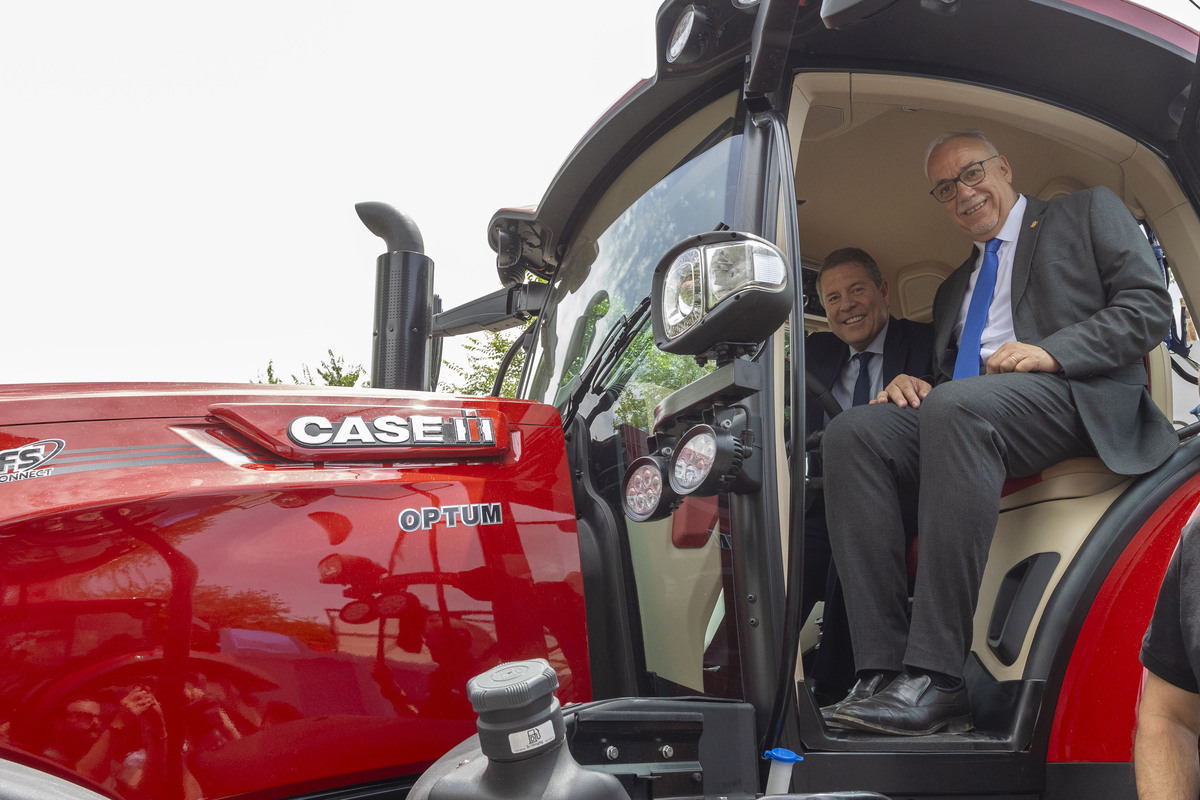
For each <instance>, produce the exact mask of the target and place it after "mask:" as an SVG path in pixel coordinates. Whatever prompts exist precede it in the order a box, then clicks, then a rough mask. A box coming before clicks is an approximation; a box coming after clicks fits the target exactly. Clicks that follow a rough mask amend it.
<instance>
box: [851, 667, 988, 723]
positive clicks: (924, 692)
mask: <svg viewBox="0 0 1200 800" xmlns="http://www.w3.org/2000/svg"><path fill="white" fill-rule="evenodd" d="M832 722H833V724H835V725H839V726H841V727H843V728H852V729H854V730H860V731H871V732H872V733H894V734H898V735H901V736H923V735H925V734H930V733H937V732H938V731H941V730H945V731H946V732H947V733H965V732H966V731H969V730H971V728H973V727H974V723H973V722H972V720H971V701H970V700H969V699H968V698H967V687H966V686H964V685H962V684H959V687H958V688H957V689H939V688H938V687H937V686H935V685H934V683H933V681H932V680H931V679H930V678H929V676H928V675H912V674H909V673H907V672H902V673H901V674H900V676H899V677H898V678H896V679H895V680H894V681H892V682H891V683H890V684H889V685H888V687H887V688H886V689H884V690H882V691H880V692H879V693H877V694H875V695H874V696H872V697H868V698H867V699H865V700H861V701H859V702H857V703H853V704H844V705H842V706H841V707H839V708H838V709H837V710H836V711H834V712H833V716H832Z"/></svg>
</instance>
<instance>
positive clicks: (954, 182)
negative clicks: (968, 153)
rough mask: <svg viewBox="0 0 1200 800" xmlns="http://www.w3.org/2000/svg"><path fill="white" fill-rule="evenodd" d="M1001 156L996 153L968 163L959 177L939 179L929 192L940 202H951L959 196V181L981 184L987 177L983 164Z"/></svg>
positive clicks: (964, 184) (964, 183) (967, 184)
mask: <svg viewBox="0 0 1200 800" xmlns="http://www.w3.org/2000/svg"><path fill="white" fill-rule="evenodd" d="M999 157H1000V155H999V154H996V155H994V156H988V157H987V158H985V159H984V160H983V161H973V162H971V163H970V164H967V165H966V166H965V167H963V168H962V171H961V172H959V173H958V176H957V177H955V178H953V179H947V180H944V181H938V184H937V186H934V187H933V188H932V189H930V190H929V193H930V194H931V195H933V199H934V200H937V201H938V202H939V203H949V202H950V201H951V200H953V199H954V198H956V197H958V184H959V183H962V185H963V186H975V185H977V184H979V183H980V182H982V181H983V179H984V178H985V177H987V171H986V170H984V168H983V165H984V164H985V163H987V162H988V161H991V160H992V159H993V158H999Z"/></svg>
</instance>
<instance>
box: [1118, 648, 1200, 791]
mask: <svg viewBox="0 0 1200 800" xmlns="http://www.w3.org/2000/svg"><path fill="white" fill-rule="evenodd" d="M1145 675H1146V688H1145V690H1144V691H1143V692H1142V702H1141V705H1140V706H1139V707H1138V727H1137V740H1136V741H1135V742H1134V746H1133V767H1134V772H1135V773H1136V776H1137V792H1138V797H1139V798H1142V799H1143V800H1178V798H1186V800H1192V799H1193V798H1195V797H1196V795H1197V793H1200V760H1198V759H1197V756H1196V741H1197V738H1198V737H1200V696H1197V695H1194V694H1192V693H1191V692H1186V691H1184V690H1183V689H1180V688H1179V687H1177V686H1173V685H1172V684H1170V683H1167V682H1166V681H1165V680H1163V679H1162V678H1160V677H1158V676H1157V675H1155V674H1154V673H1153V672H1150V671H1148V670H1147V671H1146V672H1145Z"/></svg>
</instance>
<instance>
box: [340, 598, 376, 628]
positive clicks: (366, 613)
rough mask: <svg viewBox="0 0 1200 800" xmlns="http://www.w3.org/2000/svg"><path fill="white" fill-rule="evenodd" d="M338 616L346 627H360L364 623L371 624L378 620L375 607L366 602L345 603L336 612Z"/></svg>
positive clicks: (353, 601)
mask: <svg viewBox="0 0 1200 800" xmlns="http://www.w3.org/2000/svg"><path fill="white" fill-rule="evenodd" d="M338 616H339V617H341V618H342V622H344V623H346V624H347V625H362V624H363V623H364V622H373V621H374V620H376V619H378V618H379V615H378V614H376V613H375V606H374V605H372V604H371V603H368V602H367V601H366V600H352V601H350V602H349V603H346V605H344V606H342V610H341V611H339V612H338Z"/></svg>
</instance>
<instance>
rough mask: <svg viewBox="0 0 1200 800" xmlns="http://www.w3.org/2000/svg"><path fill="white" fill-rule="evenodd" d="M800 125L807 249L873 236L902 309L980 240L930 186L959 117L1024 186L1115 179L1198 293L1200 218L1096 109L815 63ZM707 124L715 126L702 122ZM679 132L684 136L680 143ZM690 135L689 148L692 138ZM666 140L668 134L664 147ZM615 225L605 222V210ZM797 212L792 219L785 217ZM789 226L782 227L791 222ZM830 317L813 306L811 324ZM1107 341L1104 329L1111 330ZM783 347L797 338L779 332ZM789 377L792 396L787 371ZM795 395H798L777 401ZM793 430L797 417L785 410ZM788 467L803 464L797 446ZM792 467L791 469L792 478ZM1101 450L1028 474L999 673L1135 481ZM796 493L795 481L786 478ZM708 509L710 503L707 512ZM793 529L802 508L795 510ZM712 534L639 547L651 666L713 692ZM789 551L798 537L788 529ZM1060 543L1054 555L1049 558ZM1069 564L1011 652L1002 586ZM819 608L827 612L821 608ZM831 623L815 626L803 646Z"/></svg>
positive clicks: (1014, 528) (649, 171)
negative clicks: (709, 677) (707, 682)
mask: <svg viewBox="0 0 1200 800" xmlns="http://www.w3.org/2000/svg"><path fill="white" fill-rule="evenodd" d="M793 88H794V91H793V95H792V100H791V106H790V108H789V114H788V119H789V123H788V124H789V129H790V130H789V133H790V137H791V144H792V153H793V157H794V165H795V171H796V196H797V202H798V219H799V232H800V240H801V247H802V255H803V257H804V261H805V263H806V264H810V265H815V264H819V263H820V261H821V259H822V258H824V256H825V255H826V254H828V253H829V252H832V251H833V250H835V249H837V248H840V247H847V246H855V247H861V248H863V249H865V250H867V251H868V252H870V253H871V254H872V255H873V256H874V257H875V258H876V260H877V261H878V262H879V265H880V267H881V269H882V270H883V272H884V276H885V278H886V279H887V280H888V282H889V284H890V286H891V303H892V307H891V312H892V313H893V314H894V315H895V316H898V317H907V318H911V319H916V320H922V321H928V320H929V319H930V317H931V314H932V304H933V295H934V293H935V291H936V289H937V286H938V285H939V284H940V283H941V281H942V280H943V279H944V278H945V277H946V276H947V275H949V273H950V272H951V271H952V270H953V269H954V267H956V266H957V265H958V264H960V263H961V262H962V261H963V260H964V259H965V258H966V257H967V256H968V255H969V254H970V252H971V244H970V243H969V242H967V241H965V239H964V237H963V236H962V234H961V233H960V232H959V231H957V230H956V229H955V228H954V227H953V226H952V225H951V223H950V221H949V220H948V218H947V215H946V213H945V211H944V210H943V208H942V207H941V206H940V204H938V203H937V202H936V201H934V200H933V199H932V198H931V197H930V196H929V195H928V189H929V186H928V183H927V181H926V178H925V175H924V174H923V164H922V160H923V157H924V153H925V149H926V147H927V146H928V144H929V142H930V141H932V140H933V139H934V138H935V137H936V136H937V135H939V134H941V133H943V132H945V131H949V130H961V129H964V128H980V129H983V130H984V131H986V132H987V133H988V135H989V137H990V138H991V139H992V141H993V142H994V143H995V144H996V146H997V147H998V149H999V150H1000V152H1001V153H1003V154H1004V155H1006V156H1007V157H1008V160H1009V162H1010V164H1011V166H1012V169H1013V173H1014V184H1015V186H1016V188H1017V190H1018V191H1021V192H1023V193H1026V194H1030V195H1034V196H1038V197H1042V198H1050V197H1054V196H1057V195H1061V194H1065V193H1068V192H1071V191H1075V190H1078V189H1080V188H1083V187H1087V186H1094V185H1101V184H1102V185H1105V186H1108V187H1109V188H1111V189H1112V190H1113V191H1114V192H1115V193H1116V194H1117V195H1118V196H1119V197H1121V198H1123V199H1124V201H1125V204H1126V205H1127V206H1128V208H1129V209H1130V211H1131V213H1133V214H1134V216H1135V217H1137V218H1139V219H1142V220H1145V221H1146V222H1147V223H1148V224H1149V225H1150V226H1151V227H1152V228H1153V229H1154V231H1155V232H1156V234H1157V235H1158V237H1159V240H1160V242H1161V243H1162V245H1163V247H1164V249H1165V251H1166V253H1167V255H1168V258H1169V260H1170V263H1171V264H1172V266H1173V268H1174V272H1175V275H1176V280H1177V281H1178V282H1179V288H1180V289H1181V291H1182V295H1183V297H1184V299H1185V300H1186V301H1188V302H1189V304H1190V298H1191V297H1192V296H1193V295H1194V294H1200V285H1197V284H1196V281H1197V277H1196V276H1197V271H1196V269H1195V268H1196V266H1197V265H1200V220H1198V219H1197V217H1196V215H1195V213H1194V212H1193V210H1192V208H1191V206H1189V205H1188V203H1187V201H1186V199H1185V197H1184V195H1183V193H1182V192H1181V191H1180V189H1179V187H1178V185H1177V184H1176V181H1175V179H1174V178H1173V177H1172V176H1171V175H1170V173H1169V172H1168V170H1167V169H1166V167H1165V166H1164V164H1163V163H1162V161H1161V160H1160V159H1159V158H1158V157H1157V156H1156V155H1155V154H1154V153H1153V152H1151V151H1150V150H1148V149H1146V148H1145V147H1144V146H1143V145H1140V144H1139V143H1137V142H1135V141H1134V140H1132V139H1131V138H1129V137H1128V136H1125V135H1124V134H1121V133H1119V132H1117V131H1115V130H1113V129H1111V128H1109V127H1107V126H1105V125H1102V124H1100V123H1098V122H1096V121H1095V120H1092V119H1089V118H1086V117H1082V116H1080V115H1077V114H1074V113H1072V112H1069V111H1066V110H1064V109H1062V108H1058V107H1055V106H1049V105H1046V104H1042V103H1038V102H1034V101H1032V100H1029V99H1027V98H1023V97H1019V96H1015V95H1010V94H1006V93H1003V92H999V91H995V90H989V89H985V88H981V87H976V86H970V85H966V84H961V83H952V82H947V81H940V80H934V79H928V78H918V77H903V76H895V75H879V74H848V73H825V72H821V73H801V74H799V75H797V77H796V78H795V81H794V87H793ZM733 101H734V98H733V97H731V96H727V97H724V98H722V99H720V100H718V101H715V102H713V103H712V104H711V105H709V106H708V107H706V108H705V109H703V110H701V111H700V112H698V113H697V114H695V115H694V116H693V117H692V118H690V119H689V121H688V122H687V123H686V124H684V125H681V126H680V127H679V128H677V129H675V131H673V132H672V134H671V137H681V142H684V144H673V143H674V138H670V137H666V138H664V139H662V140H660V142H659V143H658V144H656V146H655V148H652V149H651V151H647V152H646V153H645V154H643V155H642V156H640V157H639V158H638V159H637V160H636V161H635V162H634V164H633V165H631V167H630V168H629V169H628V170H627V171H626V173H625V174H624V175H623V176H622V177H621V179H620V180H618V181H617V182H615V183H614V184H613V187H612V188H611V189H610V192H609V193H607V194H606V196H605V199H604V200H603V201H602V202H601V206H600V207H598V213H597V216H598V217H599V218H600V220H601V222H603V224H607V222H608V221H610V220H611V218H612V216H613V214H611V213H600V212H603V211H604V208H605V203H608V202H610V201H611V202H612V203H614V204H616V205H615V206H614V207H620V208H624V207H625V205H624V204H627V203H628V200H629V198H630V197H632V196H637V194H640V192H641V191H644V190H645V189H646V188H648V187H649V186H650V185H652V184H653V183H654V182H655V181H656V180H657V177H658V176H660V175H661V170H662V168H663V164H666V163H674V162H673V160H672V158H671V156H672V153H674V151H675V150H681V149H686V147H690V146H691V145H686V141H687V140H688V137H689V136H692V135H695V134H696V133H697V132H699V131H702V132H704V133H707V132H708V131H710V130H712V128H713V127H714V126H715V124H716V123H717V122H719V120H720V119H721V118H722V117H723V116H724V115H727V114H728V113H729V112H728V109H729V108H730V107H731V105H732V102H733ZM700 135H703V134H700ZM668 145H670V146H671V147H673V148H674V150H671V149H669V148H668ZM685 146H686V147H685ZM664 148H668V150H667V151H666V152H663V150H664ZM598 224H599V223H598ZM783 229H784V226H783V224H782V221H781V223H780V225H779V230H780V231H782V230H783ZM781 236H782V233H781ZM822 327H824V318H823V317H821V316H807V317H806V328H807V329H808V330H814V329H819V328H822ZM1097 346H1103V343H1097ZM774 352H775V356H774V357H775V358H776V359H778V360H782V358H783V343H782V337H776V338H775V351H774ZM1167 359H1168V356H1167V355H1166V353H1165V350H1163V348H1159V350H1158V351H1156V352H1155V353H1152V354H1150V358H1149V359H1148V367H1149V370H1150V378H1151V388H1152V393H1153V395H1154V397H1155V400H1156V401H1157V402H1158V403H1159V405H1160V407H1162V408H1163V410H1164V411H1165V412H1166V413H1167V414H1168V416H1169V417H1170V416H1171V413H1172V409H1171V392H1170V367H1169V362H1168V360H1167ZM775 374H776V376H777V383H776V386H775V391H776V393H777V395H778V397H779V398H780V399H782V397H783V393H784V390H785V389H784V385H783V378H782V375H783V370H776V371H775ZM777 408H780V409H782V403H778V404H777ZM776 426H777V429H779V430H782V429H783V427H782V420H781V419H778V420H776ZM776 453H777V459H778V466H779V470H778V474H779V475H781V476H786V475H787V469H788V465H787V462H786V459H785V457H784V454H783V448H776ZM783 480H786V477H785V478H784V479H783ZM1129 482H1130V479H1128V478H1125V477H1122V476H1118V475H1114V474H1112V473H1110V472H1109V471H1108V470H1106V469H1105V468H1104V467H1103V465H1102V464H1101V463H1100V462H1099V461H1098V460H1097V459H1076V460H1073V461H1071V462H1065V463H1064V464H1061V465H1056V466H1055V467H1053V468H1051V469H1049V470H1047V471H1046V472H1044V473H1043V474H1042V475H1041V476H1040V479H1039V480H1036V481H1032V482H1026V483H1027V485H1023V486H1020V487H1016V486H1014V487H1012V489H1013V490H1012V491H1011V492H1010V493H1008V494H1007V496H1006V497H1005V498H1004V501H1003V508H1002V512H1001V518H1000V523H999V527H998V530H997V532H996V536H995V538H994V541H993V545H992V551H991V555H990V558H989V561H988V565H987V569H986V572H985V575H984V579H983V583H982V588H981V593H980V602H979V607H978V610H977V613H976V637H975V643H974V652H975V654H976V655H977V656H978V657H979V660H980V662H981V663H982V665H983V667H984V668H985V669H986V670H987V671H988V672H989V673H990V674H991V675H992V676H993V677H994V678H996V679H997V680H1014V679H1019V678H1021V677H1022V676H1023V674H1024V671H1025V666H1026V660H1027V656H1028V651H1029V645H1030V643H1031V642H1032V640H1033V636H1034V633H1035V632H1036V630H1037V626H1038V622H1039V620H1040V617H1041V614H1042V610H1043V607H1044V605H1045V602H1046V600H1047V599H1048V598H1049V597H1050V595H1051V593H1052V592H1053V590H1054V587H1055V586H1056V585H1057V584H1058V581H1059V580H1060V579H1061V577H1062V575H1063V573H1064V571H1065V569H1066V567H1067V565H1068V564H1069V563H1070V561H1071V559H1072V557H1073V556H1074V554H1075V553H1076V551H1077V550H1078V548H1079V546H1080V545H1081V544H1082V542H1083V541H1084V539H1085V538H1086V537H1087V535H1088V533H1089V532H1090V531H1091V529H1092V527H1093V525H1094V524H1095V522H1096V521H1097V520H1098V519H1099V518H1100V516H1101V515H1102V514H1103V513H1104V510H1105V509H1107V508H1108V506H1109V505H1110V504H1111V503H1112V502H1113V501H1114V500H1115V499H1116V498H1117V497H1118V496H1119V495H1120V494H1121V492H1122V491H1123V490H1124V489H1125V488H1126V487H1127V486H1128V484H1129ZM780 496H781V497H786V496H787V491H786V487H782V486H781V488H780ZM705 513H708V512H705ZM780 515H781V523H782V525H781V529H782V530H787V519H786V515H787V510H786V508H781V509H780ZM707 519H708V520H709V523H710V524H709V525H707V526H706V527H703V528H701V530H707V531H708V532H709V535H708V536H700V537H693V538H692V539H690V540H688V541H680V540H678V538H677V537H673V529H677V528H679V529H682V528H687V527H688V526H687V525H683V526H680V525H676V524H675V523H674V522H673V520H671V519H666V520H659V521H655V522H648V523H631V524H630V537H629V547H630V551H631V553H630V555H631V560H632V562H633V565H634V570H635V573H636V576H637V584H638V594H639V596H638V603H639V605H640V607H641V609H642V625H643V631H642V634H643V643H644V647H645V655H646V663H647V668H648V669H650V670H651V671H653V672H654V673H656V674H658V675H661V676H664V677H666V678H668V679H670V680H672V681H674V682H676V683H678V684H680V685H682V686H685V687H689V688H692V689H694V690H697V691H703V686H704V671H703V658H704V652H705V650H706V648H707V647H708V646H709V644H710V643H711V641H712V639H713V636H714V635H715V633H716V631H717V630H718V628H719V626H720V623H721V620H722V618H723V613H724V612H723V609H724V602H723V599H722V589H721V586H722V582H721V570H722V566H721V564H722V560H721V555H720V553H721V548H720V537H721V534H722V530H721V525H720V524H719V522H717V518H716V517H715V516H714V515H712V514H711V513H708V517H707ZM783 546H784V550H785V554H786V546H787V543H786V541H785V542H784V544H783ZM1047 555H1049V556H1050V558H1046V556H1047ZM1031 559H1033V560H1037V559H1042V563H1043V564H1050V563H1052V564H1054V568H1053V570H1052V572H1050V574H1049V575H1047V576H1043V577H1044V578H1045V580H1046V583H1045V588H1044V590H1043V591H1042V594H1041V601H1040V603H1039V604H1038V605H1037V607H1036V609H1034V611H1033V613H1032V618H1031V619H1030V620H1029V621H1028V623H1027V624H1023V626H1022V629H1023V630H1024V634H1023V637H1022V638H1021V639H1020V641H1019V642H1018V643H1017V644H1016V645H1013V644H1012V643H1010V644H1009V648H1008V650H1009V652H1008V653H1007V654H1006V655H1003V656H1000V655H997V653H996V652H995V650H994V648H993V647H991V646H989V644H988V632H989V628H992V627H994V625H995V622H994V620H993V616H994V612H995V608H996V605H997V597H998V596H1000V595H1001V594H1002V593H1003V591H1004V588H1003V587H1004V586H1005V584H1006V580H1007V581H1008V582H1011V578H1012V575H1013V574H1014V571H1016V572H1018V573H1019V570H1020V569H1021V568H1022V565H1023V564H1027V563H1029V562H1030V560H1031ZM815 616H816V615H814V618H815ZM817 637H818V629H817V627H816V625H815V622H811V621H810V624H809V625H807V626H806V627H805V630H804V632H803V633H802V636H801V642H800V647H801V649H802V650H803V649H806V648H808V647H811V646H812V645H813V644H814V643H815V642H816V641H817Z"/></svg>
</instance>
